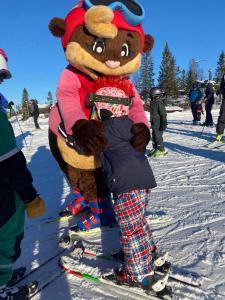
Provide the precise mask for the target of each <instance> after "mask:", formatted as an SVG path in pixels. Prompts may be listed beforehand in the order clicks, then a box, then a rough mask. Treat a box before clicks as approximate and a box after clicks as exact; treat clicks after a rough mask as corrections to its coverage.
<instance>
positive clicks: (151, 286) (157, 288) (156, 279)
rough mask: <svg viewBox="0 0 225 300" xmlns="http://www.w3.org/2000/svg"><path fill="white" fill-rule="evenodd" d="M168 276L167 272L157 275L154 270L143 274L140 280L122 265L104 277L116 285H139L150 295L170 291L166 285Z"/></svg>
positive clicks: (160, 294)
mask: <svg viewBox="0 0 225 300" xmlns="http://www.w3.org/2000/svg"><path fill="white" fill-rule="evenodd" d="M168 277H169V274H166V275H165V276H157V275H156V274H154V272H152V273H151V274H148V275H147V276H145V277H144V278H143V279H142V280H141V281H136V280H135V279H134V278H133V276H132V275H131V274H129V273H128V272H127V271H126V269H125V268H124V267H121V268H119V269H117V270H115V271H114V273H113V274H108V275H106V276H104V279H105V280H110V281H112V282H115V283H116V284H118V285H126V286H131V287H139V288H141V289H143V290H145V291H146V292H147V293H148V294H150V295H154V296H163V295H165V294H168V293H171V291H168V287H167V286H166V284H167V281H168Z"/></svg>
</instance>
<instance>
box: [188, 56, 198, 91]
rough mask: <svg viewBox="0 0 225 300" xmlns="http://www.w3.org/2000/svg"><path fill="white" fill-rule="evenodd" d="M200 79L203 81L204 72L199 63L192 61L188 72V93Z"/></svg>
mask: <svg viewBox="0 0 225 300" xmlns="http://www.w3.org/2000/svg"><path fill="white" fill-rule="evenodd" d="M200 79H202V70H201V69H200V68H199V64H198V62H197V61H196V60H194V59H192V60H191V61H190V64H189V69H188V72H187V83H186V91H187V92H188V91H189V90H190V89H191V88H192V87H193V84H194V83H195V82H196V81H197V80H200Z"/></svg>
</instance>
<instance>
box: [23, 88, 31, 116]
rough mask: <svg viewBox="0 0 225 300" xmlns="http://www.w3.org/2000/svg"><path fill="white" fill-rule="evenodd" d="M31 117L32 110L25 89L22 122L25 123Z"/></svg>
mask: <svg viewBox="0 0 225 300" xmlns="http://www.w3.org/2000/svg"><path fill="white" fill-rule="evenodd" d="M29 116H30V110H29V96H28V92H27V90H26V89H25V88H24V89H23V95H22V120H23V121H25V120H27V119H28V118H29Z"/></svg>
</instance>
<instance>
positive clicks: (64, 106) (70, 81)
mask: <svg viewBox="0 0 225 300" xmlns="http://www.w3.org/2000/svg"><path fill="white" fill-rule="evenodd" d="M80 88H81V83H80V81H79V79H78V77H77V75H76V74H75V73H74V72H72V71H71V70H68V69H65V70H64V71H63V73H62V75H61V77H60V80H59V84H58V88H57V92H56V95H57V100H58V104H59V108H60V112H61V114H62V117H63V121H64V125H65V128H66V132H67V133H68V134H72V127H73V125H74V124H75V123H76V122H77V121H78V120H80V119H87V117H86V115H85V113H84V111H83V109H82V106H81V101H80V95H79V89H80Z"/></svg>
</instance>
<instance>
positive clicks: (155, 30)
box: [0, 0, 225, 103]
mask: <svg viewBox="0 0 225 300" xmlns="http://www.w3.org/2000/svg"><path fill="white" fill-rule="evenodd" d="M140 2H141V3H142V4H143V6H144V7H145V10H146V19H145V21H144V24H143V26H144V30H145V32H146V33H150V34H152V35H153V36H154V38H155V46H154V49H153V51H152V55H153V60H154V64H155V72H156V73H157V72H158V68H159V65H160V62H161V57H162V51H163V48H164V45H165V43H166V42H168V44H169V47H170V49H171V51H172V53H173V55H174V56H175V58H176V62H177V64H178V65H179V66H181V67H182V68H187V67H188V64H189V61H190V60H191V59H192V58H194V59H196V60H207V61H201V62H200V66H201V68H203V70H204V74H205V77H207V70H208V69H209V68H212V69H213V71H214V69H215V67H216V63H217V60H218V57H219V54H220V53H221V51H222V50H225V34H224V29H225V25H224V11H225V1H224V0H215V1H214V2H212V1H211V0H170V1H168V0H158V1H151V0H140ZM76 3H77V1H76V0H66V1H65V0H57V1H56V0H54V1H53V0H39V1H30V0H19V1H18V0H8V1H2V3H1V39H0V48H3V49H4V50H5V51H6V53H7V55H8V57H9V67H10V70H11V72H12V75H13V78H12V79H11V80H8V81H5V82H4V83H3V84H2V85H0V91H1V92H2V93H4V94H5V96H6V97H7V98H8V99H9V100H13V101H15V102H16V103H19V102H21V97H22V90H23V88H24V87H26V88H27V90H28V93H29V96H30V98H33V97H35V98H37V99H38V100H39V101H40V102H41V103H44V102H45V101H46V97H47V92H48V91H49V90H50V91H51V92H52V94H53V95H55V90H56V86H57V82H58V78H59V76H60V73H61V71H62V70H63V68H64V67H65V66H66V60H65V57H64V53H63V50H62V48H61V44H60V40H59V39H57V38H54V37H53V36H52V35H51V34H50V32H49V31H48V23H49V21H50V20H51V18H52V17H62V18H64V17H65V15H66V14H67V12H68V11H69V10H70V9H71V8H72V7H73V6H74V4H76ZM156 77H157V76H156Z"/></svg>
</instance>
